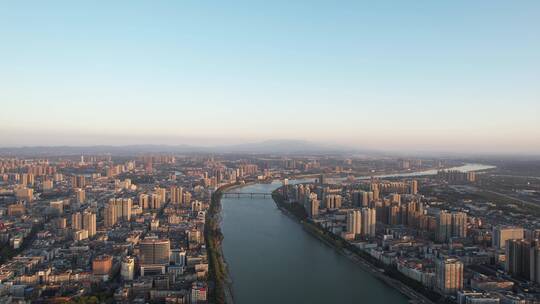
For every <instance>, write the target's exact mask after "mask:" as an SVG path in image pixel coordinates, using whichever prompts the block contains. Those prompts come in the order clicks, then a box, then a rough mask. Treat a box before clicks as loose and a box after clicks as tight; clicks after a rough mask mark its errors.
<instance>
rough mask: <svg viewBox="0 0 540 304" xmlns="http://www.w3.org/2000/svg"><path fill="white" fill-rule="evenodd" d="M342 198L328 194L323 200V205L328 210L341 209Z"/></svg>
mask: <svg viewBox="0 0 540 304" xmlns="http://www.w3.org/2000/svg"><path fill="white" fill-rule="evenodd" d="M341 201H342V197H341V195H339V194H328V195H326V196H325V198H324V205H325V207H326V208H328V209H339V208H341Z"/></svg>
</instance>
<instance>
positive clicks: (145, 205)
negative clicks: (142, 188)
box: [139, 193, 149, 209]
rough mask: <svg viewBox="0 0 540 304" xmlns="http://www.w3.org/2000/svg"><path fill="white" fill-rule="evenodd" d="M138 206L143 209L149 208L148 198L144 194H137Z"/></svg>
mask: <svg viewBox="0 0 540 304" xmlns="http://www.w3.org/2000/svg"><path fill="white" fill-rule="evenodd" d="M139 206H140V207H141V208H143V209H148V208H149V196H148V194H146V193H141V194H139Z"/></svg>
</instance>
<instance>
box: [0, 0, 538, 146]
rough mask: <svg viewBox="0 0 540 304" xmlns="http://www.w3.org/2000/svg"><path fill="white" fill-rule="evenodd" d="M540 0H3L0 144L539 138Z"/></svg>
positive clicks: (525, 141)
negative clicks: (336, 0)
mask: <svg viewBox="0 0 540 304" xmlns="http://www.w3.org/2000/svg"><path fill="white" fill-rule="evenodd" d="M539 10H540V4H539V3H538V2H537V1H520V2H519V3H515V2H508V1H475V2H470V1H451V2H412V3H411V2H409V1H391V2H386V3H376V4H374V3H368V2H360V1H343V2H339V3H334V2H323V1H294V2H291V1H272V3H268V2H263V1H232V2H226V3H225V2H223V3H220V2H203V3H201V2H199V1H180V2H175V1H160V2H157V3H156V2H152V3H150V2H143V1H114V2H107V3H104V2H92V3H80V2H73V1H46V2H45V1H32V2H30V3H29V2H21V1H12V2H3V3H1V4H0V37H1V38H2V47H1V48H0V66H1V69H0V102H1V107H2V108H1V111H0V121H1V123H0V146H2V147H13V146H35V145H38V146H39V145H48V146H54V145H102V144H106V145H126V144H171V145H177V144H190V145H203V146H214V145H223V144H239V143H252V142H259V141H265V140H282V139H295V140H308V141H311V142H315V143H323V144H339V145H342V146H347V147H354V148H362V149H377V150H390V151H438V152H475V153H484V152H485V153H490V154H493V153H511V154H514V153H515V154H538V153H540V140H538V138H540V119H538V115H539V113H540V95H539V90H538V83H540V73H538V71H539V70H540V18H538V11H539Z"/></svg>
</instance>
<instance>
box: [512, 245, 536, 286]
mask: <svg viewBox="0 0 540 304" xmlns="http://www.w3.org/2000/svg"><path fill="white" fill-rule="evenodd" d="M505 255H506V262H505V269H506V272H508V274H509V275H511V276H513V277H518V278H522V279H526V280H530V279H531V274H533V275H534V273H533V271H532V270H533V269H534V268H536V267H533V266H534V265H532V264H531V258H532V261H533V262H534V261H535V256H534V246H533V244H532V243H531V242H529V241H526V240H516V239H513V240H506V246H505Z"/></svg>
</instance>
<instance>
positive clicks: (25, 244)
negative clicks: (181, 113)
mask: <svg viewBox="0 0 540 304" xmlns="http://www.w3.org/2000/svg"><path fill="white" fill-rule="evenodd" d="M495 163H497V165H491V164H490V163H489V162H485V161H484V164H482V165H481V164H477V163H476V164H471V163H466V162H464V161H461V160H454V159H436V158H431V159H430V158H407V159H404V158H391V157H381V158H376V157H365V156H364V157H355V156H350V157H346V156H309V155H305V156H301V155H296V156H276V155H236V154H193V155H182V154H177V155H175V154H154V155H138V156H137V155H134V156H131V157H129V156H125V155H122V156H114V155H79V156H48V157H31V158H28V157H22V156H3V157H2V158H1V159H0V174H1V175H0V177H1V181H0V198H1V200H0V241H1V244H2V247H1V248H2V249H1V251H0V252H1V256H0V259H1V260H0V261H1V266H0V302H1V303H27V302H29V301H30V302H32V303H62V302H72V303H113V302H116V303H148V302H152V303H232V302H233V301H234V292H233V290H234V280H233V281H232V282H231V280H230V278H229V274H228V268H227V266H226V257H225V258H224V257H223V252H222V249H221V242H222V240H224V239H225V240H226V239H227V235H223V234H222V233H221V231H220V214H219V213H220V210H221V205H220V200H221V198H222V197H229V198H231V199H235V197H237V198H240V197H248V198H249V199H252V200H253V199H257V198H258V197H261V198H263V199H264V198H265V197H270V195H271V196H272V197H273V200H274V201H275V204H276V205H275V206H276V207H279V208H280V209H281V210H282V212H283V214H288V215H289V217H290V220H298V221H300V222H301V223H302V228H303V229H304V230H306V231H307V232H309V233H310V234H311V235H312V236H314V237H316V238H318V239H320V241H321V242H323V243H326V244H327V245H330V246H332V247H333V250H336V251H337V252H339V253H340V254H343V255H345V256H346V257H347V258H349V259H350V260H351V263H353V264H358V265H359V266H358V267H361V268H362V269H363V270H364V271H366V272H368V273H369V272H370V273H371V275H373V276H375V277H377V278H379V279H380V280H382V281H383V282H385V283H386V284H388V285H390V286H393V287H395V288H396V289H398V290H399V291H400V292H401V293H403V294H404V295H405V296H406V297H407V298H409V299H411V300H413V301H414V302H416V303H443V302H444V303H511V304H518V303H519V304H521V303H538V302H540V288H539V287H537V284H538V283H539V282H540V270H539V269H540V243H539V242H538V240H537V239H538V238H539V237H540V226H539V225H540V222H538V212H539V211H540V205H538V200H539V199H540V196H539V195H540V183H539V181H540V180H539V177H537V176H527V175H520V170H521V168H522V167H523V165H526V166H527V165H528V166H527V167H528V168H530V166H534V165H535V166H538V163H537V162H530V163H529V164H524V163H523V164H522V163H520V162H513V161H508V162H505V161H502V162H495ZM273 180H275V181H279V184H276V186H275V187H274V188H275V190H274V191H273V192H272V193H270V192H265V193H258V192H251V193H250V192H242V191H239V190H237V189H241V188H238V187H245V186H246V185H249V184H254V183H263V184H265V183H266V184H267V183H271V182H272V181H273ZM274 183H275V182H274ZM501 183H506V187H501V186H500V184H501ZM280 185H281V186H280ZM494 189H497V191H498V192H496V191H495V190H494ZM503 191H504V192H503ZM266 200H267V203H268V204H273V203H272V201H271V200H268V199H266ZM302 228H298V229H302ZM245 245H246V246H249V242H248V243H246V244H245ZM321 245H322V244H321ZM276 267H279V266H277V265H276ZM232 271H233V273H234V269H232ZM260 275H264V274H260Z"/></svg>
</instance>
